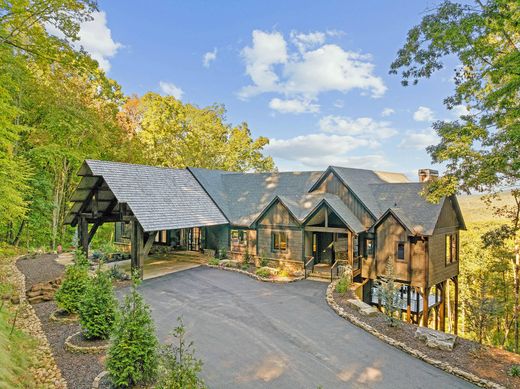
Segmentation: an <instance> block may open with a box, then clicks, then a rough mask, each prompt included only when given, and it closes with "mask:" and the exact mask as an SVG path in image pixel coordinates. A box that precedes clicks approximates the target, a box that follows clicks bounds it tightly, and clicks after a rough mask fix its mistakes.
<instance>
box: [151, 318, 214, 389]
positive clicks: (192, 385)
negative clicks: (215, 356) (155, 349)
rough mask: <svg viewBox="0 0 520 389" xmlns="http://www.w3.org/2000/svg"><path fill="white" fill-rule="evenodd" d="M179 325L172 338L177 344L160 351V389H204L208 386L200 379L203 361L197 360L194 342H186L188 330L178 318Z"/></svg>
mask: <svg viewBox="0 0 520 389" xmlns="http://www.w3.org/2000/svg"><path fill="white" fill-rule="evenodd" d="M177 321H178V322H179V325H178V326H177V327H176V328H175V329H174V330H173V332H172V336H173V337H174V338H175V340H176V344H173V343H172V344H169V345H165V346H162V347H161V349H160V354H159V355H160V368H159V380H158V382H157V385H156V388H159V389H202V388H205V387H206V385H205V384H204V381H203V380H202V379H201V378H200V377H199V373H200V371H201V370H202V361H201V360H200V359H197V358H195V356H194V354H195V352H194V350H193V342H189V343H188V342H186V339H185V337H186V329H185V328H184V324H183V322H182V319H181V318H180V317H179V318H177Z"/></svg>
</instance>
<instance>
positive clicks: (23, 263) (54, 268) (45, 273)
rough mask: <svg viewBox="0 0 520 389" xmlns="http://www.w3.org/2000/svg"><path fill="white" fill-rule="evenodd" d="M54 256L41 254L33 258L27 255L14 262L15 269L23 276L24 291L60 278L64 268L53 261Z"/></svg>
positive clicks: (55, 256)
mask: <svg viewBox="0 0 520 389" xmlns="http://www.w3.org/2000/svg"><path fill="white" fill-rule="evenodd" d="M57 257H58V256H57V255H56V254H43V255H38V256H36V257H33V256H31V255H27V256H25V257H22V258H20V259H19V260H18V261H16V267H17V268H18V270H20V271H21V272H22V273H23V274H24V275H25V290H29V289H31V287H32V286H33V285H34V284H38V283H40V282H49V281H53V280H55V279H56V278H58V277H61V275H62V274H63V272H64V271H65V266H63V265H60V264H59V263H57V262H56V261H55V259H56V258H57Z"/></svg>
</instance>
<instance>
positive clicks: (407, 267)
mask: <svg viewBox="0 0 520 389" xmlns="http://www.w3.org/2000/svg"><path fill="white" fill-rule="evenodd" d="M375 232H376V233H375V238H376V239H375V245H376V247H375V252H374V254H375V255H374V256H373V257H372V256H370V257H368V258H366V259H363V266H362V277H364V278H370V279H377V277H378V276H381V275H384V274H385V271H386V264H387V261H389V260H391V261H392V262H393V266H394V274H395V278H396V280H399V281H407V282H410V284H411V285H413V286H420V287H422V286H425V284H426V274H425V271H426V269H427V256H426V247H427V243H426V241H425V240H421V239H410V238H409V236H408V232H407V231H406V229H405V228H404V227H403V226H402V225H401V223H399V221H398V220H397V219H396V218H395V217H394V216H393V215H391V214H389V215H388V216H387V217H386V218H385V219H384V220H383V221H382V222H381V223H380V224H379V225H378V226H377V228H376V231H375ZM399 242H403V243H404V260H398V259H397V244H398V243H399Z"/></svg>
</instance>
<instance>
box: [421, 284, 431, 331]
mask: <svg viewBox="0 0 520 389" xmlns="http://www.w3.org/2000/svg"><path fill="white" fill-rule="evenodd" d="M421 295H422V298H423V316H422V325H423V327H426V328H428V319H429V317H430V304H429V303H430V302H429V298H430V288H429V287H425V288H423V290H422V291H421Z"/></svg>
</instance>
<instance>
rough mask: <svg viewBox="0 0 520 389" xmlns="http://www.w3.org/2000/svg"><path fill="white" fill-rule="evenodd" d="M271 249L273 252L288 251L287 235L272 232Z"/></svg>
mask: <svg viewBox="0 0 520 389" xmlns="http://www.w3.org/2000/svg"><path fill="white" fill-rule="evenodd" d="M271 249H272V251H287V233H286V232H272V233H271Z"/></svg>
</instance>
